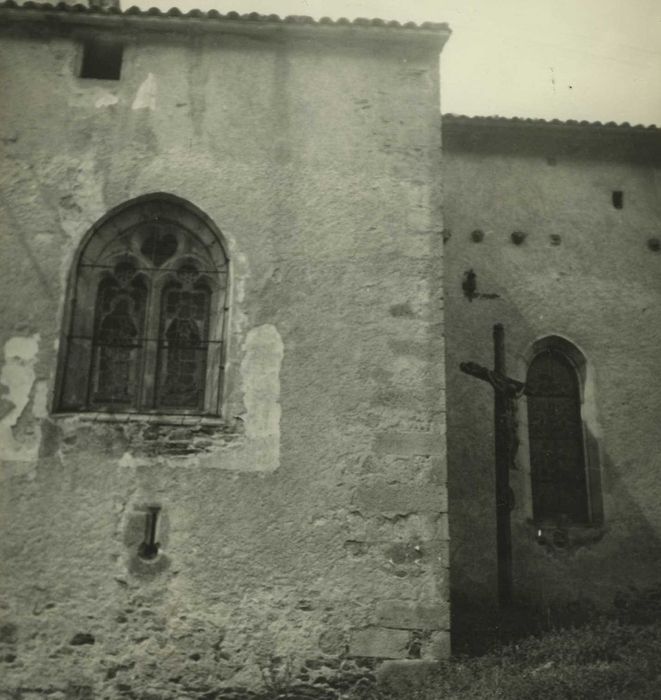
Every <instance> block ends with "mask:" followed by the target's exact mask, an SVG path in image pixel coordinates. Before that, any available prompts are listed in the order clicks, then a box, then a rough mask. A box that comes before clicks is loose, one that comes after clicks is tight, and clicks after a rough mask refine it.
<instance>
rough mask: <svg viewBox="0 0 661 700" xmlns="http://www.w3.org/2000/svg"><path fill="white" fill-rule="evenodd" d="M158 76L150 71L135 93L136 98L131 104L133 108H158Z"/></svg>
mask: <svg viewBox="0 0 661 700" xmlns="http://www.w3.org/2000/svg"><path fill="white" fill-rule="evenodd" d="M156 91H157V85H156V78H155V77H154V74H153V73H149V74H148V75H147V77H146V78H145V80H144V81H143V83H142V85H140V87H139V88H138V92H137V93H136V95H135V100H133V104H132V105H131V109H150V110H152V111H153V110H155V109H156Z"/></svg>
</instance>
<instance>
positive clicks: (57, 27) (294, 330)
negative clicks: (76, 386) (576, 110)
mask: <svg viewBox="0 0 661 700" xmlns="http://www.w3.org/2000/svg"><path fill="white" fill-rule="evenodd" d="M0 12H1V13H3V14H2V21H3V29H2V35H1V37H0V38H1V43H0V66H1V67H0V74H1V75H2V83H3V87H2V93H3V100H2V106H1V107H0V110H1V113H0V130H1V136H2V143H3V156H2V163H1V164H0V183H1V190H2V194H1V198H2V207H1V208H0V227H1V233H0V235H1V237H2V248H3V252H2V258H1V263H0V264H1V265H2V273H1V274H0V280H1V284H2V314H1V315H2V322H1V323H2V325H1V329H0V346H1V347H2V358H1V362H2V370H1V375H0V384H1V385H2V397H1V399H0V401H1V408H2V413H1V417H0V450H1V452H2V454H1V455H0V457H1V458H2V488H1V490H0V493H1V496H0V499H1V500H0V514H1V520H0V524H1V528H2V533H1V537H0V541H1V542H2V555H1V561H2V565H1V572H2V578H3V583H2V591H3V592H2V599H1V603H0V606H1V607H0V613H1V614H2V622H0V645H2V654H1V655H0V663H1V664H2V667H3V669H2V672H0V677H1V678H2V680H1V681H0V687H1V688H2V689H3V690H4V691H9V690H15V689H17V688H22V689H23V690H22V691H21V692H23V694H24V697H33V696H35V697H42V696H44V695H43V694H44V693H51V695H48V697H61V696H63V694H64V693H67V692H69V693H72V692H74V691H75V693H78V695H76V697H93V698H102V697H107V698H115V697H154V698H159V699H161V698H169V697H177V698H182V697H189V696H190V697H198V696H200V697H201V696H202V694H203V693H204V692H208V691H212V690H214V689H216V688H219V687H221V686H223V687H224V686H227V687H230V686H231V687H235V688H236V687H254V686H256V685H259V684H260V683H261V678H262V671H264V669H266V670H268V669H269V668H271V667H273V668H275V669H276V670H275V671H274V673H276V674H278V673H279V674H285V673H286V670H285V667H287V666H288V667H289V668H290V670H291V673H292V674H293V677H296V676H297V675H298V673H299V670H300V669H301V665H302V664H303V663H304V662H305V661H306V660H312V661H310V663H309V665H308V667H307V669H306V670H303V671H302V675H301V676H300V678H303V679H305V678H307V679H308V681H309V682H312V681H314V679H315V678H316V677H317V676H324V677H326V678H331V677H332V676H333V675H334V674H337V672H338V669H340V670H341V669H345V670H346V669H353V671H352V672H355V673H358V672H359V669H360V668H361V664H363V666H365V665H366V666H365V667H366V668H369V667H370V664H372V661H370V660H376V659H384V658H385V659H431V658H437V657H442V656H444V655H446V654H447V653H448V627H449V616H448V575H447V572H448V528H447V515H446V513H447V498H446V485H445V479H446V477H445V429H444V428H445V415H444V408H445V407H444V394H443V371H444V370H443V339H442V330H443V316H442V314H443V309H442V290H441V288H440V280H441V275H440V273H439V270H441V265H442V254H441V248H442V236H441V235H440V231H441V228H442V224H441V220H440V201H439V192H440V186H439V184H440V160H439V157H440V150H439V149H440V139H439V133H438V113H437V112H438V53H439V52H440V49H441V46H442V43H443V40H444V38H445V34H443V32H440V33H439V32H432V31H426V30H411V29H392V30H391V29H387V28H376V27H366V28H361V27H355V26H351V27H325V26H303V25H294V26H291V27H290V26H287V25H285V24H284V23H271V24H269V23H268V22H267V23H258V22H257V21H255V22H251V21H248V20H246V21H243V20H237V19H234V20H232V21H227V22H225V23H223V22H222V21H220V20H216V24H214V25H213V26H214V27H216V28H215V29H209V26H210V25H209V23H208V22H210V20H209V21H207V20H205V19H199V20H198V19H177V18H164V17H151V16H146V15H145V16H135V17H133V16H130V15H125V16H106V15H94V14H88V13H84V12H82V11H74V12H71V13H65V12H63V11H62V12H60V11H52V12H48V11H46V12H42V11H40V10H38V9H30V8H26V9H20V10H16V9H12V8H11V7H9V8H5V9H0ZM104 32H106V33H107V32H110V33H111V34H112V35H113V36H114V37H115V38H119V39H121V41H123V42H124V53H123V62H122V70H121V79H120V80H117V81H110V80H93V79H90V80H86V79H81V78H79V77H77V75H78V71H79V67H80V60H81V58H80V51H81V42H82V41H83V40H84V39H85V38H86V37H88V36H89V35H90V33H91V34H95V33H101V34H103V33H104ZM158 192H160V193H167V194H168V195H171V196H174V197H176V198H179V199H181V200H185V201H187V202H190V203H191V204H192V205H194V206H195V207H196V208H197V209H198V210H200V211H201V212H203V213H204V214H205V215H206V216H208V217H209V218H210V220H211V221H213V222H214V224H215V225H216V226H217V227H218V228H219V229H220V231H221V232H222V235H223V237H224V240H225V242H226V244H227V253H228V256H229V259H230V280H231V283H230V293H229V304H228V306H229V311H228V314H229V316H228V318H229V322H228V323H229V325H228V335H227V341H228V342H227V350H226V353H227V356H226V377H225V387H224V395H223V415H222V420H218V419H213V418H194V417H193V418H191V417H188V418H185V419H184V418H182V417H181V416H178V417H177V416H170V417H169V418H159V417H157V416H153V415H152V416H149V417H144V416H137V415H134V414H116V415H112V414H111V415H108V414H103V413H81V414H76V413H69V414H58V413H57V412H56V411H55V410H54V407H56V406H57V397H56V396H55V392H56V374H57V365H58V360H57V355H58V346H59V345H60V344H61V342H62V341H61V334H62V328H63V318H64V316H65V309H66V299H67V284H68V279H69V276H70V272H71V268H72V265H73V263H74V260H75V256H76V251H77V250H78V247H79V245H80V243H81V241H82V240H83V237H84V236H85V234H86V233H87V232H88V231H89V229H90V227H91V226H93V225H94V223H95V222H96V221H98V220H99V219H100V218H101V217H102V216H103V215H104V214H106V213H107V212H108V211H109V210H111V209H113V208H114V207H117V206H119V205H121V204H123V203H125V202H127V201H130V200H132V199H134V198H136V197H139V196H142V195H145V194H147V193H158ZM90 303H92V302H91V301H90ZM80 371H81V372H84V371H86V370H85V368H80ZM153 507H157V508H160V511H159V516H160V517H159V526H158V539H159V543H160V551H159V555H158V557H157V558H156V559H155V560H153V561H149V562H145V561H142V560H141V559H140V557H139V556H138V555H137V553H138V546H139V544H140V541H141V539H142V537H143V532H144V526H145V518H146V514H147V513H148V511H149V508H153ZM356 669H358V670H356ZM347 672H348V671H347ZM72 689H73V690H72ZM30 693H32V694H33V695H30ZM40 693H42V695H40ZM58 693H59V695H58ZM71 697H73V695H71Z"/></svg>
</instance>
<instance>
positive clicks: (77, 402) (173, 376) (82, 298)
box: [57, 194, 228, 415]
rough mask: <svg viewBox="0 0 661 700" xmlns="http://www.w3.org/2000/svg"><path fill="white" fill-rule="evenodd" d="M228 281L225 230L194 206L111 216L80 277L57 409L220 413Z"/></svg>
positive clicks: (122, 210)
mask: <svg viewBox="0 0 661 700" xmlns="http://www.w3.org/2000/svg"><path fill="white" fill-rule="evenodd" d="M227 276H228V259H227V256H226V253H225V249H224V246H223V243H222V241H221V239H220V234H219V232H218V231H217V229H216V228H215V227H214V226H213V224H212V223H211V221H210V220H209V219H208V218H207V217H206V216H205V215H204V214H202V213H201V212H199V210H197V209H196V208H195V207H193V206H192V205H190V204H189V203H187V202H185V201H183V200H180V199H178V198H176V197H173V196H172V195H163V194H155V195H147V196H144V197H139V198H138V199H136V200H133V201H131V202H128V203H127V204H125V205H122V206H120V207H118V208H117V209H115V210H113V211H112V212H110V214H108V215H107V216H105V217H104V218H103V219H101V221H100V222H99V223H97V224H96V225H95V226H94V227H93V228H92V230H91V231H90V232H89V233H88V235H87V236H86V238H85V239H84V241H83V243H82V245H81V248H80V251H79V253H78V257H77V260H76V263H75V265H74V269H73V271H72V278H71V281H70V290H69V302H68V306H67V316H66V320H65V323H66V332H65V334H64V338H63V342H62V344H61V349H60V381H59V391H58V405H57V408H58V409H59V410H61V411H102V412H103V411H108V412H116V411H121V412H134V413H136V412H140V413H142V412H164V413H198V414H210V415H218V413H219V410H220V408H219V406H220V384H221V377H222V368H223V355H224V349H223V330H224V327H225V313H226V309H225V299H226V290H227Z"/></svg>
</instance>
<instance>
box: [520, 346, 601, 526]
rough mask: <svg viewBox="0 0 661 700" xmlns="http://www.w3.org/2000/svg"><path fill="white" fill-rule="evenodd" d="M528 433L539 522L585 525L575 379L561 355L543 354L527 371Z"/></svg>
mask: <svg viewBox="0 0 661 700" xmlns="http://www.w3.org/2000/svg"><path fill="white" fill-rule="evenodd" d="M528 388H529V391H530V394H529V396H528V430H529V438H530V463H531V471H532V490H533V510H534V515H535V519H537V520H554V521H568V522H587V520H588V507H587V489H586V478H585V457H584V451H583V425H582V421H581V408H580V406H581V404H580V391H579V384H578V377H577V374H576V371H575V369H574V367H573V366H572V365H571V363H570V362H569V361H568V360H567V359H566V358H565V357H564V356H563V355H561V354H560V353H557V352H553V351H546V352H543V353H541V354H539V355H537V357H535V359H534V360H533V362H532V364H531V365H530V369H529V371H528Z"/></svg>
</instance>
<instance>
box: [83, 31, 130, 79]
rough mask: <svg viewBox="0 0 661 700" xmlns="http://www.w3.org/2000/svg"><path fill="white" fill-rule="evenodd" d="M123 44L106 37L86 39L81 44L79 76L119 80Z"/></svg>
mask: <svg viewBox="0 0 661 700" xmlns="http://www.w3.org/2000/svg"><path fill="white" fill-rule="evenodd" d="M123 52H124V46H123V45H122V44H121V43H119V42H118V41H111V40H108V39H87V40H86V41H85V43H84V44H83V62H82V65H81V68H80V77H81V78H93V79H96V80H119V77H120V75H121V72H122V54H123Z"/></svg>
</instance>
